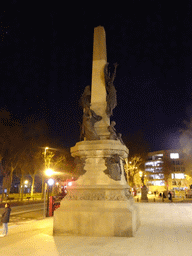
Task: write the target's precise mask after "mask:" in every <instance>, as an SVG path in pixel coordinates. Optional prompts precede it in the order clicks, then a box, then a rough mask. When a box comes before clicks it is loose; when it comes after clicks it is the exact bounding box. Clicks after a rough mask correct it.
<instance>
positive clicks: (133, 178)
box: [125, 156, 143, 187]
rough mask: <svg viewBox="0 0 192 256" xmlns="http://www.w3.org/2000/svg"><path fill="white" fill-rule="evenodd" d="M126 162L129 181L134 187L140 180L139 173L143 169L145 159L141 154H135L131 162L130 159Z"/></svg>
mask: <svg viewBox="0 0 192 256" xmlns="http://www.w3.org/2000/svg"><path fill="white" fill-rule="evenodd" d="M126 162H127V163H126V167H125V172H126V176H127V177H128V183H129V185H130V186H131V187H134V186H135V185H136V182H138V180H137V174H139V171H141V165H142V162H143V160H142V158H141V157H140V156H134V157H132V158H131V159H130V160H129V162H128V160H126Z"/></svg>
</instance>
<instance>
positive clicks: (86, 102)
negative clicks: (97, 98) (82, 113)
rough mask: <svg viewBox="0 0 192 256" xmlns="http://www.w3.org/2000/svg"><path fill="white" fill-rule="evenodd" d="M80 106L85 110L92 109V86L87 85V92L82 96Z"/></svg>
mask: <svg viewBox="0 0 192 256" xmlns="http://www.w3.org/2000/svg"><path fill="white" fill-rule="evenodd" d="M80 105H81V107H82V108H83V109H84V108H85V107H88V108H90V105H91V90H90V85H87V86H86V87H85V90H84V92H83V94H82V96H81V99H80Z"/></svg>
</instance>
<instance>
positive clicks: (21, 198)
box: [19, 174, 24, 201]
mask: <svg viewBox="0 0 192 256" xmlns="http://www.w3.org/2000/svg"><path fill="white" fill-rule="evenodd" d="M23 188H24V187H23V174H22V175H21V179H20V191H19V198H20V200H21V201H23Z"/></svg>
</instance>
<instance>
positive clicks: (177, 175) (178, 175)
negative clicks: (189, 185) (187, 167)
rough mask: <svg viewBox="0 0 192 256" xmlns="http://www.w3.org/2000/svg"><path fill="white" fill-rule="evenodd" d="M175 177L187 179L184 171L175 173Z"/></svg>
mask: <svg viewBox="0 0 192 256" xmlns="http://www.w3.org/2000/svg"><path fill="white" fill-rule="evenodd" d="M175 179H185V174H184V173H175Z"/></svg>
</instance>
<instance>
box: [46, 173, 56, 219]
mask: <svg viewBox="0 0 192 256" xmlns="http://www.w3.org/2000/svg"><path fill="white" fill-rule="evenodd" d="M54 182H55V181H54V179H52V178H50V179H48V181H47V183H48V187H47V217H48V216H49V188H50V187H51V186H53V184H54Z"/></svg>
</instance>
